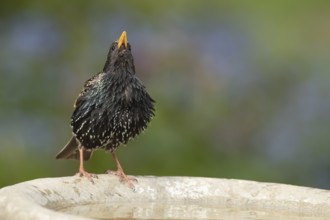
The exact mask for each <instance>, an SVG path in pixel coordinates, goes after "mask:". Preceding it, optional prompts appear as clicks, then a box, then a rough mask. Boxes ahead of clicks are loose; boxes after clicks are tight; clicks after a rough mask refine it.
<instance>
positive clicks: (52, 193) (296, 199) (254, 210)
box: [0, 174, 330, 220]
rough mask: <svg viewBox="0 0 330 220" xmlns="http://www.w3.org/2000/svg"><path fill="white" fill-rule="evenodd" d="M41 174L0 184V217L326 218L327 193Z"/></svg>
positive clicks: (204, 181)
mask: <svg viewBox="0 0 330 220" xmlns="http://www.w3.org/2000/svg"><path fill="white" fill-rule="evenodd" d="M136 178H137V180H138V182H137V183H135V188H134V189H132V188H130V187H129V186H128V185H126V184H123V183H120V182H119V181H118V178H117V177H115V176H111V175H106V174H105V175H98V179H95V180H94V182H90V181H88V180H87V179H85V178H80V177H77V176H72V177H61V178H45V179H36V180H32V181H27V182H22V183H19V184H16V185H12V186H8V187H4V188H2V189H0V219H10V220H11V219H19V220H21V219H26V220H30V219H31V220H32V219H33V220H39V219H40V220H41V219H42V220H44V219H49V220H55V219H74V220H75V219H77V220H78V219H291V220H292V219H293V220H294V219H306V220H307V219H313V220H315V219H330V192H329V191H327V190H321V189H314V188H308V187H298V186H292V185H285V184H275V183H260V182H254V181H246V180H234V179H215V178H200V177H153V176H137V177H136Z"/></svg>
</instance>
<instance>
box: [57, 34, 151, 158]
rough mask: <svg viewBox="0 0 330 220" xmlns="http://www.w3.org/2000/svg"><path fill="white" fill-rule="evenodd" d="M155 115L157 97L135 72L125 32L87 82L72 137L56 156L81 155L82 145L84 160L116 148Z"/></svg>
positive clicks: (78, 103)
mask: <svg viewBox="0 0 330 220" xmlns="http://www.w3.org/2000/svg"><path fill="white" fill-rule="evenodd" d="M124 34H125V36H124V37H123V35H124ZM123 38H125V39H124V40H123ZM153 116H154V100H153V99H152V98H151V97H150V95H149V94H148V93H147V91H146V88H145V87H144V86H143V85H142V83H141V81H140V80H139V79H138V78H137V77H136V75H135V67H134V61H133V56H132V53H131V46H130V44H129V43H127V40H126V32H123V34H122V36H121V37H120V39H119V40H118V41H116V42H114V43H112V45H111V47H110V50H109V52H108V56H107V60H106V63H105V65H104V68H103V71H102V72H100V73H98V74H96V75H95V76H93V77H92V78H91V79H89V80H87V81H86V82H85V84H84V87H83V90H82V92H81V93H80V94H79V96H78V98H77V100H76V102H75V104H74V111H73V114H72V117H71V127H72V130H73V137H72V139H71V140H70V141H69V142H68V144H67V145H66V146H65V147H64V148H63V149H62V150H61V151H60V152H59V154H58V155H57V156H56V158H63V159H69V158H75V159H79V153H78V150H79V148H83V149H84V152H85V155H84V160H88V159H89V157H90V154H91V151H92V150H94V149H96V148H103V149H106V150H109V151H111V152H114V151H115V149H116V148H117V147H118V146H119V145H120V144H126V143H127V141H128V140H129V139H130V138H134V137H135V136H136V135H138V134H140V133H141V131H143V130H144V129H145V128H146V127H147V125H148V123H149V122H150V120H151V118H152V117H153ZM86 151H87V152H86Z"/></svg>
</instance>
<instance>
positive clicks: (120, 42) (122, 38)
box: [117, 31, 127, 49]
mask: <svg viewBox="0 0 330 220" xmlns="http://www.w3.org/2000/svg"><path fill="white" fill-rule="evenodd" d="M117 43H118V49H119V48H120V47H121V45H124V46H125V48H127V37H126V31H123V33H122V34H121V35H120V37H119V39H118V40H117Z"/></svg>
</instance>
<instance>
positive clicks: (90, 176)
mask: <svg viewBox="0 0 330 220" xmlns="http://www.w3.org/2000/svg"><path fill="white" fill-rule="evenodd" d="M76 175H78V176H80V177H86V178H87V179H88V180H89V181H91V182H92V183H94V181H93V178H96V179H97V178H98V177H97V175H96V174H94V173H88V172H87V171H85V170H84V169H79V172H78V173H77V174H76Z"/></svg>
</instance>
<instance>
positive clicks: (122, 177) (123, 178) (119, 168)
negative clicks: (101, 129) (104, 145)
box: [107, 152, 136, 186]
mask: <svg viewBox="0 0 330 220" xmlns="http://www.w3.org/2000/svg"><path fill="white" fill-rule="evenodd" d="M111 155H112V157H113V159H114V161H115V163H116V166H117V171H112V170H108V171H107V173H111V174H114V175H116V176H119V178H120V181H123V182H127V183H128V184H129V185H130V186H133V181H136V179H135V178H134V177H131V176H127V175H126V174H125V173H124V170H123V168H122V166H121V165H120V163H119V160H118V158H117V155H116V153H115V152H111Z"/></svg>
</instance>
